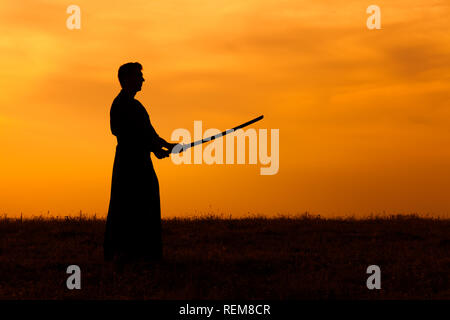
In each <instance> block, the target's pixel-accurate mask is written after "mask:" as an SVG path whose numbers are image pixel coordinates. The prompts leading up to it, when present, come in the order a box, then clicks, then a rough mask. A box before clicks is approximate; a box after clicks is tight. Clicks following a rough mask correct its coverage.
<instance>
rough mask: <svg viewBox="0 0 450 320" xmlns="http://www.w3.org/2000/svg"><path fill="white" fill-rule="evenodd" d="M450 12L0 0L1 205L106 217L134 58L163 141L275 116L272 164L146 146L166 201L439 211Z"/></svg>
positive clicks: (203, 208) (447, 167) (448, 163)
mask: <svg viewBox="0 0 450 320" xmlns="http://www.w3.org/2000/svg"><path fill="white" fill-rule="evenodd" d="M72 3H74V4H77V5H78V6H80V8H81V15H82V18H81V19H82V20H81V30H72V31H71V30H68V29H67V28H66V19H67V17H68V14H67V13H66V8H67V6H68V5H70V4H72ZM371 4H377V5H378V6H380V8H381V25H382V29H381V30H368V29H367V27H366V19H367V17H368V14H366V8H367V7H368V6H369V5H371ZM449 17H450V4H449V3H448V1H432V0H412V1H376V3H373V2H372V1H369V2H368V1H362V0H357V1H353V0H345V1H344V0H327V1H319V0H317V1H300V0H250V1H244V0H226V1H225V0H220V1H219V0H217V1H206V0H202V1H200V0H190V1H170V0H168V1H155V0H150V1H149V0H139V1H136V0H130V1H111V0H108V1H86V0H76V1H74V2H67V1H62V0H45V1H44V0H33V1H28V0H21V1H8V2H6V1H3V2H2V3H1V4H0V91H1V94H0V147H1V153H0V213H7V214H8V215H9V216H14V215H17V214H20V212H23V213H24V215H28V216H30V215H39V214H46V213H47V211H50V213H51V214H52V215H71V214H77V213H78V212H79V211H80V210H82V211H83V212H86V213H90V214H93V213H97V215H98V216H105V215H106V211H107V207H108V202H109V192H110V184H111V173H112V164H113V157H114V148H115V144H116V140H115V137H114V136H112V135H111V132H110V128H109V109H110V106H111V103H112V100H113V99H114V97H115V96H116V95H117V93H118V92H119V90H120V88H119V84H118V81H117V77H116V74H117V69H118V67H119V66H120V65H121V64H122V63H125V62H129V61H139V62H141V63H142V64H143V66H144V70H143V72H144V77H145V78H146V80H147V81H146V82H145V83H144V86H143V91H142V92H140V93H138V94H137V96H136V98H137V99H138V100H140V101H141V102H142V104H143V105H144V106H145V107H146V108H147V111H148V113H149V115H150V118H151V121H152V123H153V125H154V127H155V129H156V130H157V132H158V133H159V134H160V135H161V136H162V137H164V138H166V140H169V139H170V135H171V133H172V131H173V130H174V129H176V128H186V129H189V130H193V121H194V120H202V121H203V127H204V129H207V128H218V129H221V130H222V129H227V128H229V127H231V126H233V125H237V124H240V123H242V122H245V121H247V120H249V119H251V118H253V117H256V116H258V115H260V114H264V115H265V118H264V120H263V121H261V122H259V123H258V124H256V125H254V126H253V128H255V129H258V128H267V129H279V130H280V168H279V172H278V174H276V175H273V176H263V175H260V174H259V172H260V167H261V165H260V164H257V165H207V164H202V165H180V166H176V165H174V164H173V163H172V162H171V161H170V159H165V160H157V159H156V158H155V157H153V159H154V165H155V168H156V171H157V174H158V177H159V181H160V188H161V202H162V215H163V217H171V216H185V215H197V214H206V213H209V212H211V213H213V214H226V215H229V214H231V215H232V216H236V217H237V216H241V215H245V214H248V213H250V214H266V215H274V214H278V213H282V214H283V213H284V214H286V213H291V214H295V213H301V212H304V211H309V212H312V213H314V214H321V215H323V216H334V215H341V216H343V215H356V216H361V215H366V214H370V213H371V212H373V213H382V212H386V213H413V212H416V213H422V214H430V215H434V216H447V217H448V216H449V212H450V197H449V191H450V148H449V146H450V126H449V124H450V24H449V23H448V18H449Z"/></svg>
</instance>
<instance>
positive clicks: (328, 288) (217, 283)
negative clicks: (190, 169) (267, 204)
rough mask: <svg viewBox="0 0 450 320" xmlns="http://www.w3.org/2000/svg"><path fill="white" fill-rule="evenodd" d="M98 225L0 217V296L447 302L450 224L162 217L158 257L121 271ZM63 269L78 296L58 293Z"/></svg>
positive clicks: (401, 219)
mask: <svg viewBox="0 0 450 320" xmlns="http://www.w3.org/2000/svg"><path fill="white" fill-rule="evenodd" d="M104 226H105V221H104V220H99V219H73V218H71V219H67V218H66V219H50V220H49V219H32V220H23V221H21V220H16V219H6V218H3V219H1V220H0V299H450V281H449V280H450V279H449V276H450V275H449V271H450V220H449V219H445V220H444V219H442V220H437V219H423V218H418V217H416V216H393V217H390V218H372V219H366V220H356V219H329V220H327V219H320V218H315V217H311V216H308V215H303V216H301V217H296V218H288V217H280V218H276V219H265V218H247V219H222V218H215V217H208V218H198V219H170V220H163V242H164V255H165V259H164V260H163V261H162V262H161V263H160V264H158V265H155V266H153V267H149V266H145V265H133V266H129V267H128V268H126V269H125V271H124V273H123V274H117V273H115V272H113V268H112V266H111V265H110V264H105V263H104V262H103V249H102V243H103V232H104ZM72 264H76V265H79V266H80V268H81V279H82V280H81V286H82V287H81V290H68V289H67V287H66V280H67V277H68V276H69V275H68V274H66V268H67V267H68V266H69V265H72ZM369 265H378V266H380V268H381V290H368V289H367V287H366V280H367V278H368V277H369V275H368V274H366V269H367V267H368V266H369Z"/></svg>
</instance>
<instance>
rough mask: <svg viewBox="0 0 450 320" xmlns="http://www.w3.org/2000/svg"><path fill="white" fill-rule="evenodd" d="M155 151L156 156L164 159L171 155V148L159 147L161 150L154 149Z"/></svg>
mask: <svg viewBox="0 0 450 320" xmlns="http://www.w3.org/2000/svg"><path fill="white" fill-rule="evenodd" d="M153 153H154V154H155V156H156V157H157V158H158V159H164V158H167V157H168V156H169V155H170V150H164V149H159V150H154V151H153Z"/></svg>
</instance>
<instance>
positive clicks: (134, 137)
mask: <svg viewBox="0 0 450 320" xmlns="http://www.w3.org/2000/svg"><path fill="white" fill-rule="evenodd" d="M110 121H111V132H112V134H113V135H115V136H116V137H117V140H118V142H119V143H126V144H133V145H135V144H139V142H140V140H142V129H141V128H140V127H142V126H139V123H137V121H136V119H135V117H134V116H133V114H132V112H131V110H130V108H127V107H126V106H125V107H124V106H121V105H120V104H114V103H113V106H112V107H111V112H110Z"/></svg>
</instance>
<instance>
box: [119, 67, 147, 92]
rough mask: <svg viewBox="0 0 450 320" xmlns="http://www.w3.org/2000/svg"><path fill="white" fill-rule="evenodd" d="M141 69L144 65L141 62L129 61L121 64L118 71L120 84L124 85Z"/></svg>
mask: <svg viewBox="0 0 450 320" xmlns="http://www.w3.org/2000/svg"><path fill="white" fill-rule="evenodd" d="M141 70H142V65H141V64H140V63H139V62H128V63H125V64H123V65H121V66H120V68H119V73H118V76H119V82H120V85H121V86H122V87H123V86H124V84H125V82H126V81H127V79H128V78H129V77H130V76H133V75H135V74H137V73H138V72H139V71H141Z"/></svg>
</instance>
